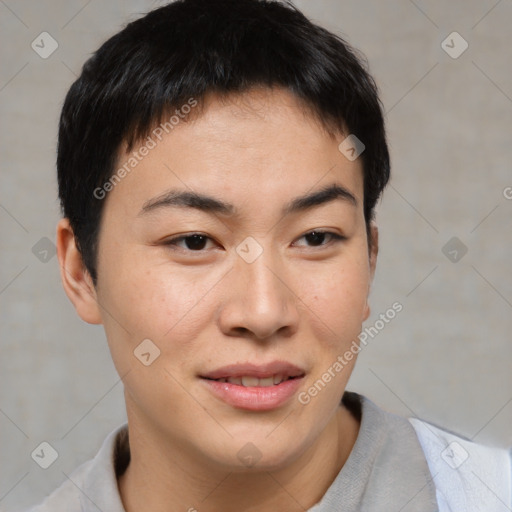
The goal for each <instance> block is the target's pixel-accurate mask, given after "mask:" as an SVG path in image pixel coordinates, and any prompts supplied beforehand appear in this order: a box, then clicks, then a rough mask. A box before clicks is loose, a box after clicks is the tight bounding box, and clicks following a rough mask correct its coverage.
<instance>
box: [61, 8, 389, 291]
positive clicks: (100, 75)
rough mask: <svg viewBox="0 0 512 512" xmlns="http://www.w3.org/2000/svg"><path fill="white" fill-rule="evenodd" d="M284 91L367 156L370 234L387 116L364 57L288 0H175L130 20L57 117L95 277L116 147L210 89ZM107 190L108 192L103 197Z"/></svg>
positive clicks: (71, 202)
mask: <svg viewBox="0 0 512 512" xmlns="http://www.w3.org/2000/svg"><path fill="white" fill-rule="evenodd" d="M254 87H268V88H273V87H281V88H286V89H287V90H289V91H290V92H291V93H293V94H294V95H295V97H296V98H298V99H299V100H300V101H301V102H302V103H303V104H304V105H305V106H306V107H307V108H308V109H309V110H310V112H312V113H313V114H314V115H315V116H316V117H317V118H318V119H319V120H320V121H321V123H322V125H323V126H324V127H325V128H326V129H327V130H328V132H329V133H333V129H334V130H335V131H338V132H341V133H344V134H346V135H348V134H349V133H350V134H354V135H355V136H356V137H357V138H358V139H360V140H361V141H362V142H363V143H364V145H365V150H364V153H363V154H362V155H361V158H362V163H363V172H364V214H365V219H366V225H367V229H368V228H369V224H370V221H371V220H372V219H373V216H374V208H375V205H376V202H377V200H378V199H379V196H380V194H381V193H382V190H383V189H384V187H385V186H386V183H387V182H388V180H389V174H390V164H389V153H388V148H387V143H386V134H385V127H384V118H383V109H382V105H381V103H380V100H379V97H378V90H377V86H376V84H375V81H374V80H373V78H372V77H371V76H370V74H369V72H368V66H367V63H366V60H365V59H364V58H363V57H362V56H361V55H360V54H359V53H358V52H357V51H356V50H354V49H353V48H352V47H351V46H350V45H349V44H348V43H347V42H346V41H345V40H343V39H342V38H341V37H339V36H337V35H335V34H333V33H331V32H329V31H327V30H326V29H324V28H322V27H320V26H318V25H315V24H313V23H312V22H311V21H309V20H308V19H307V18H306V17H305V16H304V15H303V14H302V13H301V12H300V11H299V10H298V9H297V8H296V7H295V6H293V4H292V3H291V2H290V1H286V0H282V1H279V0H177V1H174V2H172V3H170V4H168V5H165V6H164V7H160V8H158V9H155V10H153V11H151V12H149V13H148V14H146V15H145V16H144V17H142V18H140V19H138V20H136V21H133V22H131V23H129V24H128V25H127V26H126V27H125V28H124V29H123V30H121V31H120V32H119V33H117V34H115V35H114V36H113V37H111V38H110V39H109V40H107V41H106V42H105V43H104V44H103V45H102V46H101V47H100V48H99V49H98V50H97V51H96V52H95V53H94V54H93V55H92V57H91V58H89V60H87V62H86V63H85V64H84V66H83V69H82V72H81V75H80V76H79V78H78V79H77V80H76V81H75V82H74V83H73V84H72V86H71V88H70V90H69V92H68V94H67V96H66V99H65V102H64V105H63V108H62V113H61V117H60V125H59V140H58V152H57V153H58V154H57V171H58V184H59V197H60V201H61V207H62V212H63V215H64V216H65V217H67V218H68V219H69V221H70V225H71V227H72V229H73V231H74V235H75V240H76V244H77V247H78V249H79V250H80V252H81V255H82V258H83V262H84V265H85V267H86V269H87V270H88V272H89V273H90V275H91V277H92V279H93V282H94V283H96V281H97V268H96V257H97V245H98V234H99V229H100V223H101V214H102V209H103V204H104V201H102V196H101V195H100V196H99V195H98V193H95V191H97V190H99V189H101V190H105V188H102V187H103V186H104V184H105V183H106V182H107V181H108V180H109V179H111V178H112V177H113V173H114V171H115V165H116V162H117V158H118V154H119V150H120V148H121V147H122V145H123V144H127V147H128V150H129V151H130V150H131V148H133V144H134V143H135V142H136V141H137V140H142V139H143V138H144V137H147V136H148V134H149V133H150V130H152V128H153V127H154V126H156V125H158V123H159V122H161V120H162V119H163V116H164V115H165V114H167V113H169V112H172V109H174V108H179V107H181V106H182V105H186V104H187V103H190V102H191V99H192V100H193V101H195V102H201V101H202V100H204V98H205V96H206V95H207V94H209V93H218V94H221V95H228V94H233V93H243V92H246V91H248V90H249V89H251V88H254ZM103 194H104V193H103Z"/></svg>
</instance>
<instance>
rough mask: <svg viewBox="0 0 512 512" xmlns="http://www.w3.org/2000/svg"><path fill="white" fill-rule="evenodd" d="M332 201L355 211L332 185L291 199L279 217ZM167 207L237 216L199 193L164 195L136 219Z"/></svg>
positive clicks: (228, 207)
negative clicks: (338, 201)
mask: <svg viewBox="0 0 512 512" xmlns="http://www.w3.org/2000/svg"><path fill="white" fill-rule="evenodd" d="M335 200H342V201H344V202H347V203H348V204H352V205H353V206H356V207H357V199H356V197H355V196H354V194H352V192H350V191H349V190H347V189H346V188H345V187H342V186H341V185H338V184H332V185H328V186H326V187H324V188H322V189H320V190H316V191H314V192H310V193H308V194H305V195H303V196H300V197H296V198H294V199H292V200H291V201H289V202H288V203H287V204H286V205H285V206H284V207H283V209H282V211H281V214H282V215H288V214H291V213H298V212H302V211H306V210H309V209H311V208H314V207H316V206H320V205H324V204H327V203H330V202H332V201H335ZM169 207H179V208H195V209H197V210H200V211H203V212H206V213H217V214H222V215H227V216H236V215H237V214H238V212H237V209H236V208H235V206H233V205H232V204H230V203H226V202H224V201H221V200H219V199H216V198H215V197H211V196H207V195H205V194H200V193H198V192H188V191H180V190H170V191H168V192H166V193H165V194H162V195H160V196H157V197H155V198H153V199H149V200H148V201H146V202H145V203H144V205H143V206H142V209H141V211H140V212H139V214H138V215H139V216H141V215H145V214H148V213H150V212H154V211H155V210H158V209H160V208H169Z"/></svg>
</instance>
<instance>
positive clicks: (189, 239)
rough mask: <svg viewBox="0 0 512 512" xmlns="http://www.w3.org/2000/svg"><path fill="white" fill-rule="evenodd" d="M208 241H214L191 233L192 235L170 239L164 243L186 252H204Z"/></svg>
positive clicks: (199, 234)
mask: <svg viewBox="0 0 512 512" xmlns="http://www.w3.org/2000/svg"><path fill="white" fill-rule="evenodd" d="M208 241H212V239H211V238H210V237H209V236H206V235H203V234H201V233H191V234H190V235H180V236H177V237H174V238H169V239H168V240H166V241H165V242H164V245H169V246H175V247H178V248H179V249H183V250H185V251H193V252H204V251H203V249H204V248H205V246H206V245H207V243H208Z"/></svg>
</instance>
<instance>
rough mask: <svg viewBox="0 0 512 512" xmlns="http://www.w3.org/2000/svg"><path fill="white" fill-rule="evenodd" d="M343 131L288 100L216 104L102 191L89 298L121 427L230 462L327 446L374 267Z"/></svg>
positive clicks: (356, 165)
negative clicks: (103, 338) (116, 378)
mask: <svg viewBox="0 0 512 512" xmlns="http://www.w3.org/2000/svg"><path fill="white" fill-rule="evenodd" d="M344 138H345V136H344V135H342V134H340V135H339V136H337V137H333V136H330V135H328V134H327V133H326V132H325V131H324V130H323V129H322V128H321V126H320V125H319V124H318V122H317V121H315V120H314V119H313V118H312V117H311V116H309V115H308V114H307V113H305V112H304V110H303V109H302V108H301V107H300V105H299V104H298V103H297V102H296V101H295V99H294V98H293V97H292V96H291V95H290V94H289V93H287V92H284V91H277V90H275V91H272V92H271V91H268V90H266V91H253V92H251V93H246V94H244V95H243V96H242V97H236V96H233V97H230V98H229V99H224V100H222V101H221V100H220V99H219V98H215V97H210V98H209V99H208V100H207V102H206V103H205V107H204V110H203V111H201V114H200V115H199V116H197V117H194V118H191V119H190V120H187V121H183V122H180V124H179V125H177V126H176V127H175V128H174V129H173V130H172V132H171V133H169V134H168V135H165V136H164V137H163V138H162V140H161V141H158V143H157V144H156V146H155V147H154V148H152V149H151V150H150V151H149V152H148V154H147V156H145V157H144V158H142V159H141V161H140V162H139V163H138V164H137V166H136V167H134V168H133V170H132V171H131V172H130V173H129V174H128V175H127V176H126V177H124V178H123V179H122V180H121V181H120V182H119V183H118V184H116V186H115V187H113V190H112V191H110V192H109V194H108V196H107V197H106V199H105V201H106V202H105V205H104V213H103V220H102V225H101V230H100V236H99V253H98V267H97V269H98V283H97V287H96V289H95V290H94V294H95V296H96V299H97V302H98V304H100V305H101V307H100V308H99V309H98V315H100V316H101V322H102V323H103V324H104V327H105V330H106V334H107V339H108V343H109V346H110V350H111V353H112V357H113V360H114V363H115V365H116V368H117V370H118V372H119V374H120V375H121V376H123V381H124V385H125V396H126V402H127V411H128V417H129V420H130V421H131V422H133V423H134V424H135V423H137V424H138V425H139V426H140V427H141V428H144V429H145V431H146V432H150V433H151V434H152V435H156V436H160V437H161V438H162V439H163V440H165V441H164V442H165V443H168V445H169V446H179V449H180V450H181V451H182V452H183V453H184V454H186V455H193V456H195V457H197V458H201V459H202V460H204V462H205V463H206V464H220V465H222V466H230V467H233V468H240V467H241V466H242V464H241V458H240V453H239V451H240V450H241V449H242V448H243V447H245V448H244V449H246V450H248V449H249V448H247V443H249V442H250V443H252V444H253V445H254V447H256V450H257V453H258V457H261V460H260V462H259V466H260V467H267V468H277V467H279V466H282V465H284V464H286V463H288V462H289V461H291V460H293V459H295V458H297V457H298V456H299V455H300V454H302V453H304V452H305V451H306V450H307V449H308V447H311V446H312V445H313V444H314V443H315V441H316V440H317V439H318V438H319V437H320V436H321V434H322V432H323V431H324V429H325V428H326V426H327V424H328V423H329V421H330V420H332V418H333V416H334V415H335V412H336V410H337V409H338V408H339V403H340V399H341V396H342V394H343V391H344V389H345V385H346V383H347V380H348V377H349V376H350V373H351V371H352V367H353V364H354V362H355V359H353V360H352V361H350V362H348V364H346V365H345V366H344V367H343V369H342V370H339V366H338V367H337V369H335V370H334V371H333V365H334V364H335V362H336V361H337V358H338V356H340V355H342V354H343V353H344V352H345V351H346V350H348V349H349V348H350V346H351V345H352V343H353V341H354V340H357V335H358V334H359V333H360V330H361V324H362V322H363V321H364V320H365V319H366V318H367V316H368V306H367V296H368V291H369V286H370V281H371V277H372V272H373V264H374V257H372V256H371V255H370V254H369V249H368V240H367V233H366V226H365V219H364V215H363V174H362V165H361V162H360V160H359V159H357V160H355V161H353V162H351V161H349V160H348V159H347V158H345V157H344V156H343V155H342V154H341V153H340V151H339V150H338V145H339V143H340V142H341V140H343V139H344ZM128 157H129V155H126V154H122V155H120V158H119V166H122V165H123V163H124V162H125V161H126V160H127V159H128ZM143 340H150V341H145V342H144V344H143V345H140V344H141V342H143ZM158 351H159V355H158ZM134 352H135V354H138V356H139V357H136V355H135V354H134ZM157 355H158V357H156V356H157ZM155 357H156V358H155ZM140 359H141V360H142V362H141V360H140ZM143 363H146V364H143ZM329 369H331V370H330V376H331V378H330V379H328V378H327V377H325V374H326V372H327V373H329ZM319 380H321V381H322V382H323V383H324V385H323V386H322V385H318V383H317V381H319ZM326 381H328V382H326ZM315 383H317V386H316V390H317V391H316V393H315V392H314V391H313V392H309V391H308V390H310V388H312V387H314V385H315ZM251 449H253V450H254V448H251ZM241 453H242V454H243V453H244V452H243V451H242V452H241Z"/></svg>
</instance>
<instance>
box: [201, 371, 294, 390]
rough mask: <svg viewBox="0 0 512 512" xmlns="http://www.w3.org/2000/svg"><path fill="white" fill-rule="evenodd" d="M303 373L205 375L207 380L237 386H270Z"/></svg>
mask: <svg viewBox="0 0 512 512" xmlns="http://www.w3.org/2000/svg"><path fill="white" fill-rule="evenodd" d="M302 377H303V375H297V376H295V377H290V376H288V377H286V376H285V375H283V374H282V373H281V374H279V373H277V374H275V375H270V376H269V377H254V376H252V375H243V376H242V377H222V378H220V379H210V378H208V377H203V378H204V379H207V380H213V381H215V382H228V383H229V384H234V385H236V386H244V387H245V388H269V387H270V386H278V385H279V384H281V383H283V382H286V381H287V380H291V379H300V378H302Z"/></svg>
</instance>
